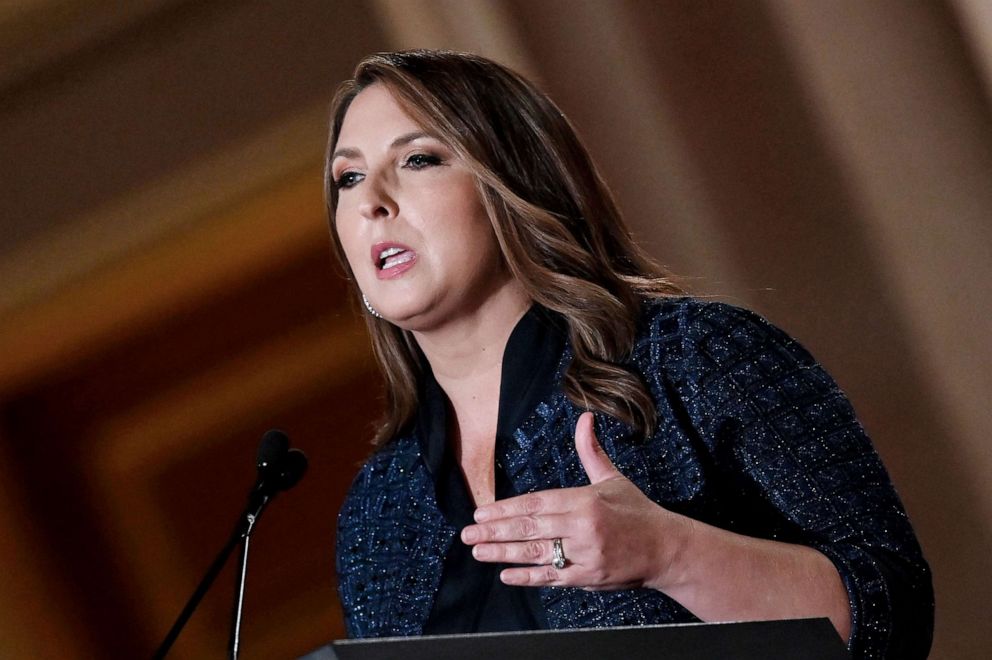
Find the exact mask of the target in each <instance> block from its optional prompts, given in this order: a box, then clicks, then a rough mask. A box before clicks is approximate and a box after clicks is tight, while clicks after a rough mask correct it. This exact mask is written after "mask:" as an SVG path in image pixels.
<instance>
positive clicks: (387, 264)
mask: <svg viewBox="0 0 992 660" xmlns="http://www.w3.org/2000/svg"><path fill="white" fill-rule="evenodd" d="M400 252H402V253H403V254H401V255H400V256H398V257H391V258H389V259H384V260H383V261H382V268H381V269H382V270H386V269H387V268H392V267H393V266H399V265H400V264H405V263H406V262H408V261H410V260H411V259H413V254H412V253H410V252H407V251H405V250H400Z"/></svg>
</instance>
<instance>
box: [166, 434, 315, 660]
mask: <svg viewBox="0 0 992 660" xmlns="http://www.w3.org/2000/svg"><path fill="white" fill-rule="evenodd" d="M255 467H256V468H257V470H258V476H257V478H256V479H255V485H254V486H253V487H252V489H251V490H250V491H249V492H248V505H247V506H246V507H245V510H244V512H243V513H242V514H241V516H240V517H239V518H238V522H237V524H236V525H235V526H234V532H233V533H232V534H231V537H230V538H229V539H228V541H227V544H225V545H224V547H223V549H221V551H220V554H218V555H217V557H216V559H214V562H213V564H211V565H210V568H209V569H208V570H207V574H206V575H204V576H203V580H201V581H200V584H199V586H197V588H196V591H194V592H193V595H192V596H191V597H190V599H189V601H188V602H187V603H186V607H184V608H183V611H182V612H180V614H179V617H178V618H177V619H176V622H175V623H174V624H173V625H172V629H171V630H169V633H168V634H167V635H166V636H165V639H164V640H162V644H161V645H160V646H159V648H158V650H157V651H156V652H155V655H154V656H153V657H154V658H155V659H156V660H159V659H161V658H164V657H165V654H166V653H168V652H169V649H170V648H171V647H172V644H173V643H174V642H175V641H176V638H177V637H178V636H179V633H180V632H181V631H182V629H183V627H184V626H185V625H186V622H187V621H188V620H189V617H190V616H192V614H193V610H195V609H196V606H197V605H199V603H200V600H202V599H203V596H204V595H205V594H206V593H207V590H208V589H209V588H210V585H212V584H213V582H214V580H215V579H216V578H217V575H218V573H220V571H221V569H222V568H223V567H224V564H225V563H226V562H227V558H228V557H229V556H230V555H231V552H233V551H234V548H236V547H237V546H238V545H239V544H240V545H241V556H240V560H239V562H238V572H237V579H236V583H235V591H234V594H235V604H234V612H233V620H232V623H231V637H230V640H229V645H228V657H229V658H231V659H232V660H236V659H237V657H238V651H239V648H238V646H239V641H240V636H241V614H242V610H243V607H244V595H245V576H246V574H247V563H248V541H249V540H250V538H251V532H252V530H253V529H254V526H255V523H256V522H257V521H258V517H259V516H260V515H262V511H263V510H264V509H265V506H266V505H267V504H268V503H269V502H270V501H271V500H272V498H273V497H275V496H276V494H278V493H280V492H282V491H284V490H289V489H290V488H292V487H293V486H295V485H296V484H297V483H299V481H300V479H302V478H303V475H304V474H305V473H306V471H307V457H306V456H305V455H304V454H303V452H302V451H300V450H299V449H290V447H289V438H288V437H287V436H286V434H285V433H284V432H282V431H280V430H279V429H272V430H269V431H266V432H265V435H263V436H262V442H261V444H260V445H259V446H258V454H257V457H256V460H255Z"/></svg>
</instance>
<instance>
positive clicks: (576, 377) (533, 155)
mask: <svg viewBox="0 0 992 660" xmlns="http://www.w3.org/2000/svg"><path fill="white" fill-rule="evenodd" d="M375 84H381V85H385V86H386V87H387V88H388V89H389V90H390V92H391V93H392V94H393V95H394V97H395V98H396V100H397V102H398V103H400V105H401V106H402V107H403V108H404V110H405V111H406V112H407V113H408V114H409V115H410V116H411V118H413V119H414V120H415V121H416V122H417V123H418V124H420V126H421V127H422V128H423V129H424V130H425V131H427V132H428V133H430V134H432V135H434V136H435V137H437V138H438V139H440V140H441V141H443V142H444V143H445V144H447V145H448V146H449V147H450V148H451V149H452V150H453V151H454V152H455V153H456V154H457V155H458V156H459V157H460V158H462V159H463V160H464V161H465V162H466V164H467V166H468V168H469V169H470V170H471V171H472V172H473V173H474V174H475V177H476V181H477V186H478V189H479V195H480V197H481V200H482V203H483V207H484V208H485V210H486V211H487V213H488V215H489V219H490V221H491V222H492V227H493V232H494V233H495V235H496V240H497V241H498V243H499V247H500V250H501V252H502V257H503V259H504V260H505V262H506V265H507V267H508V268H509V271H510V273H511V274H512V275H513V277H515V278H516V279H517V280H518V281H519V282H520V284H521V285H522V287H523V289H524V291H525V292H526V293H527V295H528V296H530V298H531V299H532V300H534V301H535V302H537V303H539V304H540V305H543V306H544V307H546V308H547V309H550V310H553V311H555V312H557V313H559V314H561V315H562V316H563V317H564V319H565V321H566V322H567V324H568V333H569V338H570V342H571V346H572V352H573V359H572V362H571V364H570V365H569V367H568V369H567V371H566V373H565V376H564V383H563V385H564V390H565V393H566V395H567V396H568V398H569V399H570V400H571V401H572V402H573V403H575V404H576V405H578V406H581V407H583V408H585V409H590V410H598V411H601V412H604V413H606V414H609V415H611V416H613V417H615V418H617V419H619V420H621V421H623V422H624V423H626V424H627V425H628V426H630V427H631V428H632V429H634V431H635V433H636V434H637V435H640V436H642V437H643V436H646V435H650V434H651V433H652V432H653V430H654V428H655V426H656V423H657V413H656V411H655V408H654V403H653V401H652V399H651V396H650V395H649V393H648V390H647V387H646V385H645V383H644V381H643V380H642V378H641V377H639V376H638V375H637V374H636V373H634V372H632V371H631V370H630V369H628V368H627V367H625V366H624V364H623V362H624V360H625V359H626V358H627V357H628V356H629V355H630V352H631V350H632V349H633V345H634V338H635V334H636V330H637V327H636V326H637V320H638V317H639V310H640V306H641V303H642V301H643V300H644V299H652V298H662V297H669V296H677V295H682V294H683V291H682V289H681V288H680V287H679V286H678V285H677V284H676V283H675V282H674V280H673V277H672V276H671V275H670V274H669V273H668V272H666V271H665V270H664V269H663V268H662V267H661V266H659V265H658V264H656V263H655V262H654V261H652V260H651V259H650V258H649V257H648V256H647V255H646V254H645V253H644V252H643V251H642V250H641V249H640V248H639V247H638V246H637V245H636V244H635V243H634V241H633V240H632V238H631V236H630V232H629V231H628V229H627V227H626V225H625V223H624V221H623V218H622V217H621V214H620V211H619V209H618V208H617V205H616V203H615V201H614V200H613V196H612V195H611V193H610V191H609V189H608V188H607V186H606V184H605V183H604V181H603V179H602V178H601V177H600V175H599V173H598V172H597V170H596V167H595V165H594V164H593V162H592V159H591V158H590V157H589V154H588V152H587V151H586V149H585V147H584V146H583V145H582V143H581V141H580V140H579V137H578V136H577V134H576V132H575V130H574V128H573V127H572V125H571V124H570V123H569V121H568V120H567V119H566V118H565V116H564V115H563V114H562V112H561V110H559V109H558V107H557V106H556V105H555V104H554V103H553V102H552V101H551V100H550V99H549V98H548V97H547V96H546V95H545V94H544V93H542V92H541V91H540V90H538V89H537V88H536V87H535V86H534V85H533V84H532V83H530V82H529V81H528V80H526V79H524V78H523V77H522V76H520V75H518V74H516V73H515V72H513V71H511V70H510V69H508V68H506V67H504V66H502V65H500V64H497V63H496V62H493V61H491V60H488V59H485V58H483V57H479V56H477V55H471V54H465V53H454V52H449V51H428V50H413V51H402V52H396V53H380V54H376V55H371V56H369V57H367V58H365V59H364V60H362V61H361V62H360V63H359V64H358V66H357V67H356V69H355V74H354V78H352V79H351V80H347V81H345V82H344V83H342V85H341V86H340V87H339V89H338V91H337V93H336V95H335V97H334V102H333V104H332V113H331V129H330V136H329V140H328V151H327V153H328V154H331V153H333V152H334V149H335V146H336V144H337V139H338V135H339V134H340V131H341V125H342V123H343V121H344V117H345V114H346V113H347V111H348V108H349V106H350V104H351V102H352V101H353V100H354V98H355V97H356V96H357V95H358V94H359V93H360V92H361V91H362V90H363V89H365V88H367V87H369V86H370V85H375ZM325 193H326V196H327V208H328V215H329V218H330V226H331V236H332V245H333V248H334V251H335V253H336V255H337V258H338V260H339V261H340V263H341V265H342V267H343V268H344V270H345V273H346V275H347V277H348V278H349V280H351V281H352V282H354V275H353V273H352V270H351V267H350V266H349V264H348V261H347V259H346V258H345V255H344V252H343V250H342V249H341V245H340V241H339V240H338V236H337V230H336V227H335V223H334V216H335V211H336V208H337V201H338V195H337V189H336V188H335V186H334V185H333V181H332V180H331V174H330V160H329V158H328V160H327V162H326V171H325ZM355 292H356V293H358V290H357V285H356V286H355ZM360 307H361V308H362V313H363V315H364V317H365V322H366V324H367V325H368V330H369V335H370V336H371V338H372V346H373V349H374V352H375V356H376V360H377V361H378V364H379V368H380V369H381V371H382V373H383V376H384V377H385V381H386V411H385V415H384V418H383V420H382V422H381V423H380V424H379V425H378V428H377V432H376V435H375V439H374V444H376V445H381V444H383V443H385V442H387V441H388V440H389V439H391V438H393V437H395V436H396V435H397V434H399V433H400V432H401V431H402V430H404V429H405V428H406V427H407V426H408V425H409V424H410V423H411V422H412V421H413V418H414V416H415V414H416V411H417V404H418V399H417V382H418V378H419V374H420V370H421V368H422V367H421V364H420V358H419V351H418V349H417V347H416V346H415V340H414V339H413V337H412V334H411V333H409V332H408V331H405V330H402V329H400V328H398V327H397V326H395V325H393V324H391V323H389V322H387V321H385V320H382V319H379V318H376V317H374V316H372V315H371V314H369V313H368V312H367V310H365V309H364V307H362V306H360Z"/></svg>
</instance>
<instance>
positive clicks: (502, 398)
mask: <svg viewBox="0 0 992 660" xmlns="http://www.w3.org/2000/svg"><path fill="white" fill-rule="evenodd" d="M565 333H566V324H565V322H564V319H562V318H561V317H560V316H558V315H557V314H554V313H553V312H550V311H548V310H546V309H544V308H543V307H541V306H539V305H534V306H532V307H531V308H530V310H529V311H528V312H527V313H526V314H525V315H524V316H523V318H521V319H520V321H519V322H518V323H517V325H516V327H515V328H514V329H513V332H512V333H511V334H510V338H509V339H508V340H507V343H506V349H505V350H504V352H503V366H502V376H501V379H500V390H499V413H498V418H497V425H496V449H495V452H496V474H495V477H496V493H495V495H496V499H497V500H500V499H506V498H508V497H513V496H514V495H518V494H519V493H517V492H515V491H514V489H513V486H512V484H511V483H510V480H509V479H508V478H507V477H506V471H505V470H504V468H503V462H502V461H501V460H500V456H501V454H503V451H504V447H505V443H507V442H508V441H509V440H510V439H511V438H512V435H513V432H514V431H515V430H516V429H517V428H518V427H519V426H520V425H521V424H522V423H523V422H524V421H525V420H526V419H527V417H528V416H529V415H530V414H531V413H532V412H533V410H534V408H535V407H536V406H537V404H538V403H539V402H541V401H542V400H544V399H545V398H546V397H547V396H548V395H549V394H550V392H551V390H552V388H553V386H554V376H555V373H556V371H557V368H558V366H559V365H558V360H559V358H560V356H561V352H562V348H563V347H564V344H565ZM424 364H425V365H426V360H425V361H424ZM420 392H421V394H422V398H421V403H420V410H419V414H418V429H417V430H418V437H419V440H420V443H421V449H422V451H423V455H424V459H425V461H426V464H427V467H428V469H429V470H430V472H431V475H432V476H433V478H434V488H435V492H436V494H437V501H438V507H439V509H440V511H441V513H442V514H443V515H444V516H445V518H446V519H447V520H448V522H449V523H450V524H451V525H452V526H454V527H456V528H457V529H458V530H459V532H460V531H461V529H462V528H463V527H465V526H466V525H470V524H472V523H473V522H474V520H473V518H472V514H473V513H474V506H473V504H472V498H471V497H470V495H469V492H468V487H467V485H466V483H465V478H464V475H463V474H462V471H461V469H460V467H459V466H458V463H457V461H456V460H455V452H454V449H453V447H452V446H451V443H450V442H448V441H447V436H448V433H447V430H448V400H447V397H446V396H445V394H444V391H443V390H442V389H441V387H440V386H439V385H438V384H437V381H436V380H435V379H434V375H433V374H432V373H431V371H430V367H429V366H425V376H424V378H423V382H422V387H421V390H420ZM549 561H550V558H549ZM503 568H506V565H501V564H494V563H488V562H480V561H477V560H476V559H475V558H473V557H472V550H471V547H470V546H467V545H465V544H464V543H462V542H461V540H460V539H457V538H456V540H455V542H454V543H453V544H452V546H451V550H450V551H449V552H448V554H447V556H446V557H445V559H444V568H443V573H442V575H441V584H440V586H439V589H438V592H437V597H436V599H435V601H434V606H433V608H432V610H431V614H430V617H429V618H428V620H427V623H426V624H425V625H424V634H428V635H436V634H446V633H472V632H499V631H507V630H540V629H545V628H548V627H549V626H548V621H547V618H546V615H545V612H544V606H543V605H542V604H541V600H540V596H539V592H538V590H537V589H533V588H527V587H515V586H509V585H506V584H503V582H501V581H500V579H499V573H500V571H501V570H502V569H503Z"/></svg>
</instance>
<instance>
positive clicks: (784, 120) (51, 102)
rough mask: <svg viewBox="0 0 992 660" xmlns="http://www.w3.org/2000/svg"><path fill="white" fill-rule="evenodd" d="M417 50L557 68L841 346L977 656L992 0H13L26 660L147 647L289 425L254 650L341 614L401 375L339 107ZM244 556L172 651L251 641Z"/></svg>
mask: <svg viewBox="0 0 992 660" xmlns="http://www.w3.org/2000/svg"><path fill="white" fill-rule="evenodd" d="M121 7H126V9H121ZM411 46H431V47H451V48H456V49H465V50H473V51H478V52H481V53H484V54H487V55H490V56H492V57H495V58H497V59H500V60H502V61H504V62H507V63H509V64H511V65H513V66H515V67H517V68H519V69H521V70H522V71H524V72H526V73H528V74H529V75H531V76H533V77H535V78H536V79H538V80H540V81H541V82H542V84H543V85H544V86H545V87H546V88H547V89H548V90H549V91H550V92H551V93H552V95H553V96H554V97H555V98H556V99H557V100H558V101H559V102H560V104H561V105H562V106H563V108H564V109H565V110H566V112H567V113H568V114H569V115H570V116H571V117H572V119H573V120H574V121H575V122H576V124H577V125H578V126H579V128H580V130H581V131H582V132H583V134H584V135H585V137H586V138H587V141H588V143H589V145H590V147H591V149H592V151H593V152H594V154H595V156H596V157H597V158H598V159H599V161H600V163H601V164H602V167H603V170H604V172H605V174H606V176H607V179H608V180H609V181H610V182H611V183H612V184H613V185H614V187H615V190H616V192H617V194H618V196H619V198H620V200H621V203H622V205H623V207H624V208H625V210H626V211H627V213H628V217H629V219H630V221H631V224H632V225H633V226H634V227H635V229H636V231H637V233H638V235H639V236H640V237H641V238H642V240H643V241H644V242H645V243H646V244H647V245H648V246H649V247H650V249H651V250H652V251H653V252H654V253H655V254H656V255H658V256H659V257H660V258H661V259H662V260H663V261H665V262H666V263H668V264H669V265H670V266H671V267H672V268H673V269H675V270H676V271H678V272H680V273H683V274H685V275H689V276H692V277H693V278H695V279H693V286H695V288H696V289H697V290H698V291H700V292H704V293H715V294H718V295H721V296H722V297H723V298H724V299H727V300H730V301H732V302H736V303H738V304H743V305H747V306H750V307H753V308H755V309H757V310H759V311H760V312H762V313H764V314H766V315H768V316H769V317H770V318H771V319H772V320H774V321H775V322H777V323H778V324H780V325H782V326H784V327H785V328H786V329H787V330H789V331H790V332H791V333H793V334H794V335H796V336H797V337H799V338H800V339H801V340H802V341H803V342H804V343H806V344H807V345H808V346H809V347H810V348H811V349H812V350H813V352H814V353H815V354H816V355H817V356H818V357H819V358H820V359H821V360H822V361H823V362H824V363H825V364H826V366H827V367H828V368H829V369H830V371H831V372H832V373H833V374H834V375H835V376H836V377H837V379H838V380H839V381H840V383H841V385H842V386H843V387H844V388H845V389H846V390H847V391H848V392H849V394H850V396H851V398H852V399H853V401H854V403H855V405H856V406H857V408H858V410H859V411H860V414H861V416H862V418H863V420H864V422H865V424H866V425H867V427H868V429H869V431H870V432H871V433H872V435H873V437H874V438H875V440H876V444H877V446H878V449H879V451H880V452H881V453H882V455H883V457H884V459H885V460H886V462H887V464H888V466H889V468H890V470H891V472H892V475H893V478H894V479H895V481H896V484H897V486H898V488H899V490H900V492H901V493H902V495H903V497H904V499H905V502H906V505H907V507H908V509H909V512H910V514H911V516H912V518H913V520H914V522H915V523H916V526H917V529H918V531H919V534H920V537H921V540H922V543H923V545H924V547H925V550H926V552H927V555H928V557H929V559H930V561H931V563H932V565H933V568H934V572H935V576H936V578H935V579H936V587H937V599H938V625H937V642H936V647H935V649H936V650H935V652H934V654H933V657H935V658H980V657H985V652H987V651H986V650H985V647H987V646H988V645H989V642H990V639H989V636H988V635H987V633H986V632H984V631H985V629H986V628H987V621H988V616H987V605H988V600H989V595H990V594H992V589H990V587H992V571H990V570H989V569H990V562H989V553H990V549H992V544H990V542H989V540H990V539H989V537H990V535H992V488H990V487H989V485H988V480H987V479H986V475H987V474H988V473H989V472H990V471H992V452H990V450H989V441H988V431H989V429H990V428H992V412H990V409H992V406H990V403H992V400H990V395H989V392H990V391H992V359H990V357H992V341H990V337H992V322H990V319H992V313H990V312H992V296H990V295H989V292H990V287H989V282H990V281H992V121H990V111H989V110H990V102H992V3H988V2H986V1H985V0H947V1H946V2H939V1H937V0H931V1H927V2H924V1H910V0H871V1H869V2H865V1H864V0H835V1H828V0H810V1H806V0H802V1H796V0H751V1H748V2H743V1H742V2H699V1H698V0H685V1H682V2H674V1H666V2H647V1H645V2H635V1H632V0H628V1H615V2H608V1H605V0H604V1H582V2H580V1H568V0H555V1H544V2H535V1H533V0H508V1H505V2H486V1H484V0H444V1H436V2H431V1H428V0H408V1H403V0H378V1H372V2H354V1H348V2H343V1H342V2H337V1H333V2H332V1H329V0H293V1H291V2H290V1H278V2H277V1H275V0H272V1H269V2H262V1H240V2H239V1H234V0H229V1H225V0H216V1H211V2H184V1H179V0H140V1H138V0H132V1H130V2H127V3H123V2H115V1H111V0H91V1H89V2H85V1H83V0H22V1H20V2H3V3H0V159H2V160H0V168H2V170H0V223H2V224H0V527H2V530H3V531H2V537H0V566H2V571H0V657H3V658H15V659H20V658H36V657H37V658H41V657H44V658H95V657H101V658H139V657H147V656H148V655H149V654H150V653H151V650H152V649H153V648H154V647H155V645H156V644H157V642H158V640H159V639H160V638H161V636H162V635H163V634H164V633H165V631H166V630H167V629H168V627H169V625H170V624H171V622H172V620H173V618H174V617H175V616H176V614H177V613H178V611H179V609H180V607H181V606H182V604H183V602H184V601H185V598H186V597H187V595H188V594H189V592H190V591H191V590H192V588H193V586H194V585H195V584H196V582H197V580H198V579H199V577H200V575H201V574H202V572H203V570H204V569H205V568H206V566H207V564H208V563H209V561H210V559H211V558H212V556H213V554H214V553H215V552H216V551H217V549H218V548H219V546H220V545H221V544H222V542H223V540H224V538H226V534H227V533H228V531H229V528H230V525H231V524H232V523H233V516H234V515H235V513H236V512H237V511H238V510H239V509H240V506H241V504H242V498H243V496H244V492H245V490H246V489H247V487H248V486H249V485H250V483H251V480H252V478H253V457H254V451H255V447H256V444H257V441H258V438H259V436H260V435H261V433H262V432H263V431H264V430H265V429H266V428H269V427H272V426H281V427H283V428H286V429H287V430H288V431H289V432H290V434H291V436H292V438H293V439H294V442H295V444H296V445H298V446H300V447H302V448H304V449H305V450H306V451H307V453H308V454H309V455H310V458H311V472H310V474H309V475H308V477H307V478H306V479H305V480H304V482H303V483H302V484H301V485H300V486H299V487H298V488H297V489H296V490H294V491H292V492H291V493H288V494H287V495H285V496H283V497H282V498H281V499H280V500H277V501H276V503H275V505H274V506H273V507H272V508H271V509H270V510H269V511H268V513H267V514H266V517H265V518H264V519H263V521H262V524H261V526H260V528H259V529H258V532H257V536H256V542H255V544H253V556H252V562H251V565H250V572H249V582H248V601H247V612H246V620H245V627H246V628H245V633H244V637H243V645H244V657H246V658H288V657H295V656H296V655H298V654H300V653H303V652H305V651H307V650H309V649H312V648H314V647H316V646H318V645H319V644H321V643H323V642H325V641H327V640H329V639H331V638H333V637H338V636H340V635H342V628H341V622H340V612H339V608H338V605H337V602H336V597H335V594H334V571H333V561H332V556H333V554H332V540H333V532H334V516H335V512H336V510H337V506H338V503H339V501H340V498H341V496H342V493H343V492H344V489H345V488H346V487H347V483H348V482H349V480H350V477H351V475H352V474H353V472H354V465H355V463H356V461H358V460H359V459H360V457H361V456H362V454H363V453H364V452H365V451H366V441H367V438H368V437H369V420H370V419H371V417H372V416H374V415H375V413H376V410H377V405H378V404H377V392H378V380H377V378H376V376H375V375H374V371H373V368H372V366H371V363H370V358H369V354H368V350H367V348H366V340H365V338H364V335H363V333H362V330H361V328H360V326H358V325H357V324H356V321H355V314H354V309H353V303H351V302H350V301H349V300H348V299H347V298H346V297H345V295H344V292H345V287H344V285H343V283H342V282H341V280H340V278H339V277H338V276H337V274H336V272H335V270H334V268H333V267H332V265H331V262H330V259H329V252H328V249H327V236H326V229H325V221H324V217H323V209H322V198H321V188H320V182H321V154H322V150H323V146H324V145H323V141H324V131H325V127H324V124H325V114H326V109H327V104H328V101H329V99H330V96H331V93H332V90H333V88H334V87H335V85H336V83H337V82H338V81H339V80H340V79H342V78H343V77H345V76H346V75H347V74H348V72H349V71H350V70H351V68H352V67H353V65H354V63H355V61H357V59H359V58H360V57H361V56H362V55H364V54H366V53H368V52H371V51H376V50H386V49H394V48H400V47H411ZM232 580H233V576H232V572H231V571H230V570H228V572H227V573H226V574H224V575H222V576H221V579H220V581H219V582H218V584H217V586H216V588H215V590H214V592H213V593H212V594H211V596H210V597H209V598H208V599H207V600H206V601H205V602H204V604H203V606H202V609H201V611H200V612H199V613H198V614H197V616H196V617H194V619H193V621H192V623H191V625H190V627H189V628H188V629H187V631H186V633H185V635H184V637H183V638H182V639H181V642H180V644H179V645H178V646H177V647H176V653H175V657H177V658H179V657H187V658H208V657H222V656H223V649H224V646H225V644H226V636H227V626H228V608H229V603H230V600H231V593H230V592H231V589H230V585H231V583H232Z"/></svg>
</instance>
